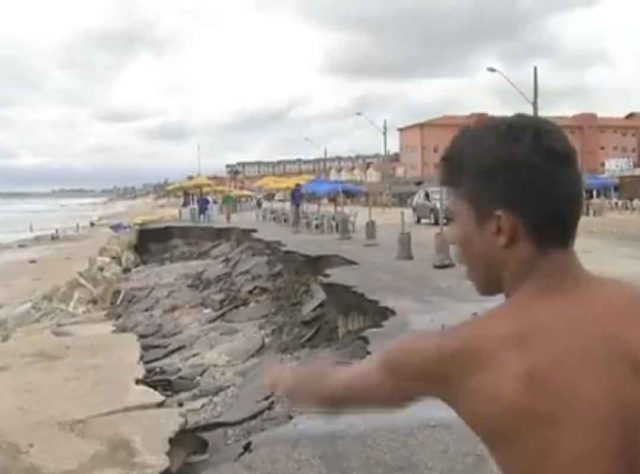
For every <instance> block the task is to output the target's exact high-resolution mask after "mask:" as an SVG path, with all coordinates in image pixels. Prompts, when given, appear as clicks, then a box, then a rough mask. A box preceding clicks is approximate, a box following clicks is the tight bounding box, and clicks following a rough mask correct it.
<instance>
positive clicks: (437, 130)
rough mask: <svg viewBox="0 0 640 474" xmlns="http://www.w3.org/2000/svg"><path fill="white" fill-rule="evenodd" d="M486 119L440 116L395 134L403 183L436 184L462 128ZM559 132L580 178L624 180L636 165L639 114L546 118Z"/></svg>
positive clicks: (639, 153) (639, 145) (480, 116)
mask: <svg viewBox="0 0 640 474" xmlns="http://www.w3.org/2000/svg"><path fill="white" fill-rule="evenodd" d="M487 117H489V116H488V115H487V114H483V113H474V114H470V115H443V116H441V117H437V118H434V119H430V120H425V121H424V122H419V123H414V124H411V125H407V126H405V127H401V128H399V129H398V131H399V133H400V163H401V165H402V166H403V167H404V169H405V173H406V176H407V177H408V178H426V179H436V178H437V175H438V167H439V163H440V158H441V157H442V154H443V152H444V150H445V149H446V148H447V146H448V145H449V142H450V141H451V140H452V139H453V137H454V136H455V135H456V133H458V131H459V130H460V129H461V128H463V127H468V126H473V125H474V124H477V123H480V122H481V121H482V120H485V119H486V118H487ZM547 118H548V119H549V120H552V121H553V122H555V123H557V124H558V125H559V126H560V127H562V129H563V130H564V132H565V134H566V135H567V137H568V138H569V140H570V141H571V144H572V145H573V146H574V147H575V149H576V151H577V152H578V159H579V163H580V168H581V169H582V171H583V173H585V174H625V173H627V172H630V170H631V169H633V168H636V167H638V164H639V162H640V112H632V113H629V114H627V115H626V116H624V117H598V115H596V114H594V113H582V114H577V115H572V116H568V117H547Z"/></svg>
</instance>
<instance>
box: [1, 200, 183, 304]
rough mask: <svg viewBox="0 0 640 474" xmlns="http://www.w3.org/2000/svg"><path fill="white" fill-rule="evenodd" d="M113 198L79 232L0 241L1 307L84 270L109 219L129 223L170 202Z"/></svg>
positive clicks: (103, 239) (104, 236)
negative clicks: (114, 200) (93, 220)
mask: <svg viewBox="0 0 640 474" xmlns="http://www.w3.org/2000/svg"><path fill="white" fill-rule="evenodd" d="M116 202H117V205H116V207H115V208H114V206H113V203H110V204H109V203H106V204H105V205H104V206H103V209H101V210H99V211H98V212H97V217H98V219H97V223H96V226H95V227H89V226H86V225H85V226H82V227H81V228H80V232H79V233H76V232H75V226H74V231H73V232H71V233H65V234H61V235H60V238H59V239H56V240H52V239H51V237H50V234H40V235H34V236H32V237H29V238H27V239H18V240H14V241H11V242H3V243H0V310H1V308H2V307H12V306H17V305H19V304H22V303H24V302H25V301H28V300H30V299H33V298H36V297H38V296H39V295H41V294H43V293H46V292H47V291H48V290H49V289H51V288H52V287H54V286H56V285H59V284H62V283H64V282H65V281H66V280H68V279H69V278H72V277H73V276H74V275H75V273H77V272H78V271H81V270H83V269H84V268H85V267H86V265H87V261H88V259H89V258H91V257H95V256H96V254H97V252H98V249H99V248H100V247H101V246H103V245H104V244H105V243H106V242H107V240H108V238H109V237H110V236H111V235H114V234H113V232H112V231H111V230H110V229H109V227H108V226H109V224H110V223H112V222H117V221H122V222H128V223H131V222H132V221H133V220H134V219H135V218H136V217H138V216H140V215H144V214H148V213H149V212H151V211H153V210H154V209H159V208H163V207H164V206H169V205H172V203H171V202H170V201H163V200H158V201H156V200H154V199H149V198H141V199H134V200H121V201H116Z"/></svg>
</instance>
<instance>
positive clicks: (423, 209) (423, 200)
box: [411, 188, 451, 225]
mask: <svg viewBox="0 0 640 474" xmlns="http://www.w3.org/2000/svg"><path fill="white" fill-rule="evenodd" d="M442 189H443V188H424V189H420V190H419V191H418V192H417V193H416V194H415V195H414V196H413V198H412V199H411V210H412V211H413V219H414V221H415V223H416V224H420V222H422V221H423V220H425V221H428V222H429V223H431V224H432V225H440V218H441V216H443V217H444V222H443V223H444V224H448V223H449V222H450V221H451V210H450V209H449V200H448V198H447V193H446V191H444V195H443V201H444V212H442V211H441V210H440V193H441V192H443V191H442Z"/></svg>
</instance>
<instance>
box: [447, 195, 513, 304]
mask: <svg viewBox="0 0 640 474" xmlns="http://www.w3.org/2000/svg"><path fill="white" fill-rule="evenodd" d="M450 195H451V200H450V207H451V214H452V218H453V220H452V223H451V225H450V226H449V229H448V232H447V234H448V238H449V241H450V242H451V243H452V244H454V245H456V247H457V249H458V255H459V256H458V258H459V260H460V263H461V264H463V265H464V266H465V267H466V269H467V278H469V280H470V281H471V282H472V283H473V284H474V286H475V287H476V290H477V291H478V293H480V294H481V295H484V296H490V295H496V294H500V293H502V292H503V283H502V281H503V279H502V273H503V268H502V267H503V266H502V264H501V260H502V259H501V258H500V256H501V246H500V242H499V239H497V238H496V233H495V226H494V223H493V219H492V218H489V219H487V220H486V221H484V222H481V221H479V220H478V218H477V216H476V213H475V211H474V209H473V207H471V205H470V204H469V203H468V202H467V201H466V200H465V199H463V198H462V197H460V196H458V195H456V193H455V192H454V193H451V194H450Z"/></svg>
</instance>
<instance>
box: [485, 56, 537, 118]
mask: <svg viewBox="0 0 640 474" xmlns="http://www.w3.org/2000/svg"><path fill="white" fill-rule="evenodd" d="M487 71H488V72H490V73H492V74H499V75H501V76H502V77H503V78H504V80H505V81H507V82H508V83H509V84H510V85H511V87H513V88H514V89H515V90H516V91H517V92H518V94H520V95H521V96H522V98H523V99H524V100H526V101H527V103H529V105H531V107H532V109H533V116H534V117H537V116H538V98H539V93H538V66H533V99H530V98H529V96H528V95H527V94H525V93H524V92H522V89H520V88H519V87H518V86H517V85H516V84H515V83H514V82H513V81H512V80H511V79H509V76H507V75H506V74H505V73H504V72H502V71H501V70H500V69H498V68H495V67H488V68H487Z"/></svg>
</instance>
